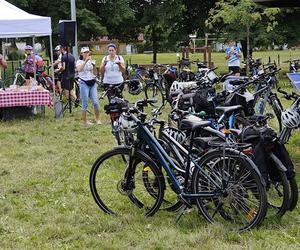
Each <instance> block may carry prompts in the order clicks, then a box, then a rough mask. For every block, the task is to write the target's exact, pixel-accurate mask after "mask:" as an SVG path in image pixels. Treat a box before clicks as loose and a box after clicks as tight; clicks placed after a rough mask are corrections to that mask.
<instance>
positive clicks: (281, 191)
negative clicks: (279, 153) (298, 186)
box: [267, 169, 290, 217]
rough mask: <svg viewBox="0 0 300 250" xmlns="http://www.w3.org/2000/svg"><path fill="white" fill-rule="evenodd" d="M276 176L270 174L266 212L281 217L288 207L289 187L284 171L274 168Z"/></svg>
mask: <svg viewBox="0 0 300 250" xmlns="http://www.w3.org/2000/svg"><path fill="white" fill-rule="evenodd" d="M275 172H276V175H275V176H276V177H275V178H274V177H272V176H270V182H269V187H268V189H267V196H268V208H269V209H268V214H269V215H275V216H277V217H281V216H283V215H284V214H285V212H286V211H287V210H288V208H289V199H290V188H289V182H288V179H287V177H286V174H285V172H282V171H280V170H277V169H276V171H275Z"/></svg>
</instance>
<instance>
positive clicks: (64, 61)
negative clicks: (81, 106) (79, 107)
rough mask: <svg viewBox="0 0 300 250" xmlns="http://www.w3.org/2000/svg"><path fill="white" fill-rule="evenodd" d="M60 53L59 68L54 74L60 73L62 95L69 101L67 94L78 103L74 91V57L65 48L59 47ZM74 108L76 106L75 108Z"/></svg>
mask: <svg viewBox="0 0 300 250" xmlns="http://www.w3.org/2000/svg"><path fill="white" fill-rule="evenodd" d="M60 51H61V53H62V57H61V67H60V68H59V69H58V70H57V71H56V73H60V72H61V88H62V89H63V92H64V95H65V96H66V97H67V99H69V92H70V95H71V98H72V99H73V100H74V101H75V103H78V102H79V99H77V96H76V94H75V91H74V77H75V67H76V65H75V57H74V56H73V55H72V54H71V53H70V52H68V53H67V48H65V47H63V46H62V47H61V49H60ZM75 107H76V106H75Z"/></svg>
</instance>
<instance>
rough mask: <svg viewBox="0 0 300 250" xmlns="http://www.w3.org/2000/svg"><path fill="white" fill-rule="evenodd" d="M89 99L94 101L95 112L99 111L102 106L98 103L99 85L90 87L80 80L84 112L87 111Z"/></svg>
mask: <svg viewBox="0 0 300 250" xmlns="http://www.w3.org/2000/svg"><path fill="white" fill-rule="evenodd" d="M89 98H91V100H92V103H93V105H94V109H95V111H99V110H100V106H99V101H98V93H97V84H94V85H93V86H88V85H87V84H86V83H85V82H84V81H82V80H80V99H81V100H82V108H81V110H82V111H86V110H87V108H88V100H89Z"/></svg>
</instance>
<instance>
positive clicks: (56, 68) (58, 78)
mask: <svg viewBox="0 0 300 250" xmlns="http://www.w3.org/2000/svg"><path fill="white" fill-rule="evenodd" d="M55 54H56V56H57V59H56V60H55V62H54V63H53V67H54V74H55V80H56V84H57V88H58V92H59V93H61V92H62V88H61V72H60V70H59V69H60V68H61V67H62V65H61V57H62V53H61V46H60V45H57V46H56V47H55Z"/></svg>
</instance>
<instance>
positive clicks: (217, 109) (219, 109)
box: [216, 105, 243, 113]
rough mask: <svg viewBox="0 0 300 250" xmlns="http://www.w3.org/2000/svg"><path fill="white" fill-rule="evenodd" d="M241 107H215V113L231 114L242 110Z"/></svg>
mask: <svg viewBox="0 0 300 250" xmlns="http://www.w3.org/2000/svg"><path fill="white" fill-rule="evenodd" d="M242 108H243V106H242V105H234V106H218V107H216V111H220V112H223V113H228V112H232V111H235V110H239V109H242Z"/></svg>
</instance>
